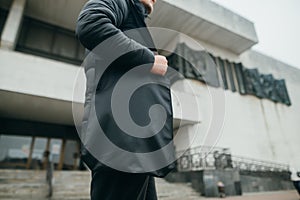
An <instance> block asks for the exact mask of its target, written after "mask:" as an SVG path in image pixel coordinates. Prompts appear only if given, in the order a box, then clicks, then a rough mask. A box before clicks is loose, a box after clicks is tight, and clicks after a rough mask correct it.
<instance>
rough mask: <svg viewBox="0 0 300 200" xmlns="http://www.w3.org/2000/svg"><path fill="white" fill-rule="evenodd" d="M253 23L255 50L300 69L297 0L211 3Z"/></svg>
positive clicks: (251, 0)
mask: <svg viewBox="0 0 300 200" xmlns="http://www.w3.org/2000/svg"><path fill="white" fill-rule="evenodd" d="M213 1H214V2H216V3H218V4H220V5H222V6H224V7H226V8H228V9H230V10H232V11H233V12H235V13H237V14H239V15H241V16H243V17H245V18H247V19H248V20H250V21H252V22H254V26H255V29H256V33H257V36H258V40H259V43H258V44H256V45H255V46H254V47H252V48H253V49H254V50H257V51H259V52H262V53H264V54H266V55H269V56H271V57H274V58H276V59H278V60H281V61H283V62H285V63H287V64H290V65H292V66H294V67H297V68H300V51H299V49H298V47H300V0H213Z"/></svg>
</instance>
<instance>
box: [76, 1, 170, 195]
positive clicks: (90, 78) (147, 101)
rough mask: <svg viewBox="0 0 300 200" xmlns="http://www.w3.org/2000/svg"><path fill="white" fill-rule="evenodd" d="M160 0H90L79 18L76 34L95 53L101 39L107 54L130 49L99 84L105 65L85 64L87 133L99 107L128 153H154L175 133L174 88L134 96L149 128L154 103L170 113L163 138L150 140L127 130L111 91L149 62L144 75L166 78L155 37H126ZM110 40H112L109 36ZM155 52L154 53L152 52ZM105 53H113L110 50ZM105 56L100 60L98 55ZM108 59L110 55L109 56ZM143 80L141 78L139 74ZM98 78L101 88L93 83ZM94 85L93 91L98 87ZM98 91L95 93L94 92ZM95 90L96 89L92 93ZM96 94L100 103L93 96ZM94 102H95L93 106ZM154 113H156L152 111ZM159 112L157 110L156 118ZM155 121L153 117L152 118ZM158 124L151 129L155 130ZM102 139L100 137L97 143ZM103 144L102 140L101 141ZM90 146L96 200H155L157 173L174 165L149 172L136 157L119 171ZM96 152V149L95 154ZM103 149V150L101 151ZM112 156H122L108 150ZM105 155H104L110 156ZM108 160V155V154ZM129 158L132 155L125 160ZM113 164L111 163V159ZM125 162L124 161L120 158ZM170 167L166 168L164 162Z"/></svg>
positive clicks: (137, 117)
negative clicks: (116, 113) (118, 118)
mask: <svg viewBox="0 0 300 200" xmlns="http://www.w3.org/2000/svg"><path fill="white" fill-rule="evenodd" d="M155 3H156V0H90V1H88V2H87V3H86V4H85V6H84V7H83V9H82V11H81V13H80V15H79V18H78V22H77V27H76V35H77V37H78V38H79V40H80V42H81V43H82V44H83V45H84V47H85V48H86V49H87V50H88V51H93V50H94V49H95V48H97V46H98V45H100V44H101V43H103V42H105V41H107V40H109V43H108V44H107V46H109V49H111V52H110V50H103V49H101V50H100V51H99V52H100V54H101V53H103V54H105V53H106V54H105V55H106V56H109V55H110V54H112V53H114V51H118V49H122V50H124V49H125V50H126V52H128V53H126V54H124V55H122V56H120V57H119V58H118V59H116V60H115V61H114V62H113V63H111V64H110V66H109V67H108V68H107V69H106V70H105V72H104V73H103V75H102V77H101V79H100V80H99V82H97V80H94V79H95V77H97V76H99V74H100V72H99V71H101V67H103V66H101V65H102V64H94V65H93V66H88V67H87V66H85V73H86V78H87V90H86V102H85V114H84V117H83V123H82V124H83V125H82V132H83V133H84V134H88V135H95V134H98V132H97V130H95V128H94V127H96V126H95V124H94V122H93V120H92V119H91V117H90V116H89V113H90V109H91V107H93V106H94V107H95V110H96V112H97V118H98V122H99V124H100V126H101V128H102V129H103V131H104V132H105V134H106V136H107V138H109V139H110V140H111V142H112V143H113V144H115V145H117V146H119V147H120V148H122V149H125V150H126V151H128V152H133V153H141V152H142V153H144V152H145V153H147V151H149V152H154V151H156V150H158V149H159V148H161V146H162V145H165V143H167V142H170V141H171V140H172V137H173V132H172V130H173V124H172V107H171V95H170V89H169V88H166V87H163V86H161V85H155V84H148V85H147V86H145V87H142V89H139V91H138V92H136V93H134V96H133V97H132V98H131V100H130V105H128V106H129V109H130V114H131V115H130V116H129V117H131V118H132V119H133V121H134V122H136V124H139V125H140V126H146V125H147V124H150V125H151V123H149V122H148V121H149V113H148V111H149V108H150V107H151V105H154V104H160V105H161V106H162V107H163V108H164V109H165V111H166V123H165V124H164V126H163V127H162V128H161V129H160V130H159V134H161V135H164V136H163V139H161V138H160V137H158V136H156V135H153V136H152V137H150V138H147V140H145V139H144V140H143V139H141V138H137V137H132V136H128V135H126V134H124V131H123V130H121V129H120V128H119V127H118V125H117V123H116V122H115V119H114V117H113V113H112V110H111V106H110V105H111V101H112V93H113V91H114V87H115V86H116V85H117V83H118V81H119V80H120V79H121V77H122V76H123V75H124V74H126V73H127V72H128V71H130V70H131V69H133V68H134V67H137V66H145V69H144V71H145V73H142V74H143V75H142V76H143V78H145V79H147V78H148V79H149V78H153V79H158V80H161V81H162V82H164V81H166V78H165V74H166V72H167V68H168V65H167V59H166V58H165V57H164V56H161V55H157V53H156V52H153V51H155V47H154V44H153V41H152V39H151V36H150V34H149V32H147V30H144V31H140V30H138V31H136V32H134V34H128V35H126V31H128V30H132V29H136V28H143V27H146V24H145V17H146V16H147V15H148V14H150V13H152V11H153V6H154V4H155ZM110 38H113V39H111V40H110ZM150 49H151V50H153V51H151V50H150ZM106 51H109V53H107V52H106ZM99 60H101V59H99ZM104 60H105V56H104ZM137 78H139V77H137ZM95 81H96V82H97V83H96V85H97V87H96V88H95V87H94V86H93V85H94V84H95V83H94V82H95ZM93 88H94V89H93ZM94 90H95V91H94ZM91 91H92V92H91ZM93 97H94V98H95V102H94V104H95V105H92V104H93V101H92V100H91V99H93ZM91 105H92V106H91ZM152 114H153V113H152ZM160 117H161V116H159V114H153V118H152V119H154V121H155V119H158V118H160ZM152 119H150V121H151V120H152ZM155 123H158V122H157V121H156V122H154V123H153V124H152V125H153V126H152V128H151V126H150V129H149V131H152V130H154V129H155V128H153V127H155V126H156V124H155ZM97 142H100V141H97ZM99 145H101V144H99ZM89 151H90V149H89V150H87V148H83V149H82V152H81V153H82V158H83V160H84V162H85V163H86V164H87V165H88V167H89V168H90V169H91V171H92V183H91V199H92V200H100V199H101V200H114V199H116V200H136V199H138V200H142V199H143V200H155V199H157V196H156V190H155V183H154V178H153V176H152V175H153V174H154V175H155V176H159V177H161V176H164V175H166V173H167V172H168V171H170V170H171V169H172V168H173V167H174V166H169V167H168V166H167V167H166V168H164V169H163V170H161V171H159V170H158V171H155V170H156V169H154V170H153V172H149V173H147V172H148V171H149V170H148V171H146V172H145V173H143V170H140V168H142V167H143V163H139V162H138V161H137V162H135V161H134V159H133V160H132V162H131V163H130V164H129V166H128V170H127V169H126V170H124V171H125V172H124V171H122V170H116V169H113V168H114V167H112V166H107V165H109V164H103V162H102V160H100V161H99V159H96V158H95V154H92V153H91V152H89ZM96 153H97V152H96ZM100 153H101V152H100ZM108 154H109V155H113V156H111V159H113V158H114V157H117V156H118V155H117V154H113V153H111V154H110V152H109V153H108ZM105 156H106V154H103V155H102V157H105ZM100 157H101V156H100ZM108 159H109V157H108ZM123 159H124V161H127V160H128V159H129V158H123ZM108 162H109V161H108ZM120 162H122V160H121V161H120ZM163 167H165V166H163Z"/></svg>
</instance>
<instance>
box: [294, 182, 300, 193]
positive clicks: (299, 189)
mask: <svg viewBox="0 0 300 200" xmlns="http://www.w3.org/2000/svg"><path fill="white" fill-rule="evenodd" d="M293 184H294V186H295V188H296V190H297V192H298V193H299V195H300V181H293Z"/></svg>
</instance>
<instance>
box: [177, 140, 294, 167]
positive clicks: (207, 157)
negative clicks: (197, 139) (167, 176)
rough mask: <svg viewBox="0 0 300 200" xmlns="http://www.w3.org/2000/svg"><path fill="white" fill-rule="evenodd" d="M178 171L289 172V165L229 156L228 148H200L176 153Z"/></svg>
mask: <svg viewBox="0 0 300 200" xmlns="http://www.w3.org/2000/svg"><path fill="white" fill-rule="evenodd" d="M177 157H178V160H177V170H178V171H197V170H203V169H226V168H235V169H239V170H244V171H254V172H266V171H268V172H284V171H289V165H287V164H282V163H276V162H269V161H264V160H258V159H253V158H247V157H242V156H235V155H231V153H230V150H229V149H228V148H220V147H208V146H201V147H195V148H191V149H188V150H186V151H184V152H183V151H179V152H177Z"/></svg>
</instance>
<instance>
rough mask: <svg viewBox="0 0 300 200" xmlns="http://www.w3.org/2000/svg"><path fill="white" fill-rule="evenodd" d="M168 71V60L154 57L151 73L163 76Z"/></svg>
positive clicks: (163, 57)
mask: <svg viewBox="0 0 300 200" xmlns="http://www.w3.org/2000/svg"><path fill="white" fill-rule="evenodd" d="M167 69H168V60H167V58H166V57H165V56H161V55H155V60H154V64H153V67H152V69H151V71H150V72H151V73H153V74H157V75H161V76H164V75H165V74H166V72H167Z"/></svg>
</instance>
